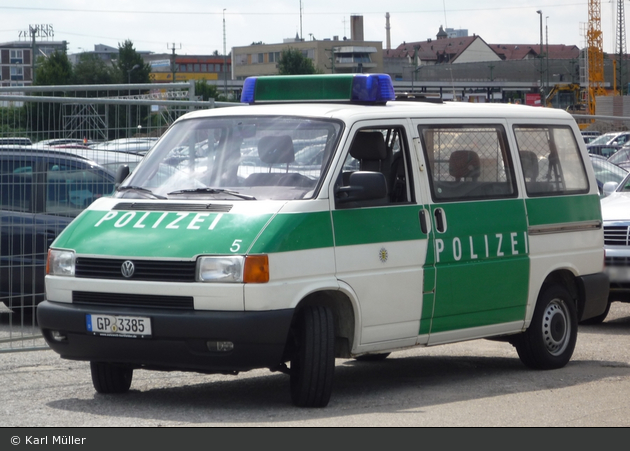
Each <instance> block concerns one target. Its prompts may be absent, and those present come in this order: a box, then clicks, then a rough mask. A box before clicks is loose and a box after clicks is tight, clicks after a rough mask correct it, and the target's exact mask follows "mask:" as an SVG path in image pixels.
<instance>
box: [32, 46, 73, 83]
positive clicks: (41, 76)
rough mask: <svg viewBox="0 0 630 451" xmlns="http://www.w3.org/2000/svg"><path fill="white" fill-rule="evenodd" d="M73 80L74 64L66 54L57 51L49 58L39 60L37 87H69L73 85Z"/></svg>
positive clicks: (36, 74) (44, 57)
mask: <svg viewBox="0 0 630 451" xmlns="http://www.w3.org/2000/svg"><path fill="white" fill-rule="evenodd" d="M72 78H73V72H72V63H71V62H70V60H69V59H68V55H67V54H66V52H62V51H59V50H55V51H54V52H53V53H51V54H50V55H48V56H40V57H39V58H37V69H36V70H35V82H34V84H35V85H38V86H52V85H68V84H71V83H72Z"/></svg>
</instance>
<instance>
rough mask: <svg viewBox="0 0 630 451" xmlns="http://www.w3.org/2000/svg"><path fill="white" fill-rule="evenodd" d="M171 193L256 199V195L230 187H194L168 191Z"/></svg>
mask: <svg viewBox="0 0 630 451" xmlns="http://www.w3.org/2000/svg"><path fill="white" fill-rule="evenodd" d="M171 194H229V195H230V196H234V197H240V198H241V199H245V200H256V198H255V197H254V196H248V195H247V194H241V193H239V192H238V191H232V190H229V189H221V188H192V189H181V190H179V191H173V192H171V193H168V195H169V196H170V195H171Z"/></svg>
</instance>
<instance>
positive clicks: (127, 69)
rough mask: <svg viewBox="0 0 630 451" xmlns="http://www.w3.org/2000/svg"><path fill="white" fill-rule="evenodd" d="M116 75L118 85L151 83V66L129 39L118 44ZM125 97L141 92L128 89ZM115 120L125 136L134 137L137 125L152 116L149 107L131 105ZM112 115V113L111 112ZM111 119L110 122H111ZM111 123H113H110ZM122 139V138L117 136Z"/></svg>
mask: <svg viewBox="0 0 630 451" xmlns="http://www.w3.org/2000/svg"><path fill="white" fill-rule="evenodd" d="M113 67H114V75H115V78H116V79H117V81H118V83H123V84H127V83H150V82H151V78H150V74H151V65H149V64H145V63H144V61H143V59H142V56H141V55H140V54H139V53H138V52H136V49H135V48H134V47H133V42H131V41H130V40H129V39H127V40H126V41H125V42H124V43H123V44H118V59H117V60H116V62H115V63H114V64H113ZM122 94H123V95H128V96H135V95H139V94H141V91H140V90H131V89H127V90H126V92H123V93H122ZM118 113H119V114H118V115H117V116H116V117H115V118H114V120H117V121H118V126H119V128H126V131H125V135H126V136H127V137H130V136H133V134H134V133H135V131H136V125H138V124H142V123H146V122H147V118H148V116H149V114H150V111H149V107H146V106H136V105H129V106H128V107H127V108H126V109H125V110H119V111H118ZM110 114H112V112H111V111H110ZM111 119H112V118H111V117H110V121H111ZM110 123H111V122H110ZM117 137H122V136H117Z"/></svg>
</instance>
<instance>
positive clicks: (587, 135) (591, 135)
mask: <svg viewBox="0 0 630 451" xmlns="http://www.w3.org/2000/svg"><path fill="white" fill-rule="evenodd" d="M601 134H602V132H599V131H591V130H582V137H583V138H584V142H585V143H586V144H588V143H590V142H592V141H593V140H594V139H596V138H597V137H599V136H601Z"/></svg>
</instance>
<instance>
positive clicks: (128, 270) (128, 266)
mask: <svg viewBox="0 0 630 451" xmlns="http://www.w3.org/2000/svg"><path fill="white" fill-rule="evenodd" d="M135 269H136V268H135V267H134V265H133V262H132V261H131V260H126V261H125V262H123V264H122V266H121V267H120V272H121V273H122V275H123V276H124V277H126V278H127V279H128V278H130V277H131V276H133V272H134V271H135Z"/></svg>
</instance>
